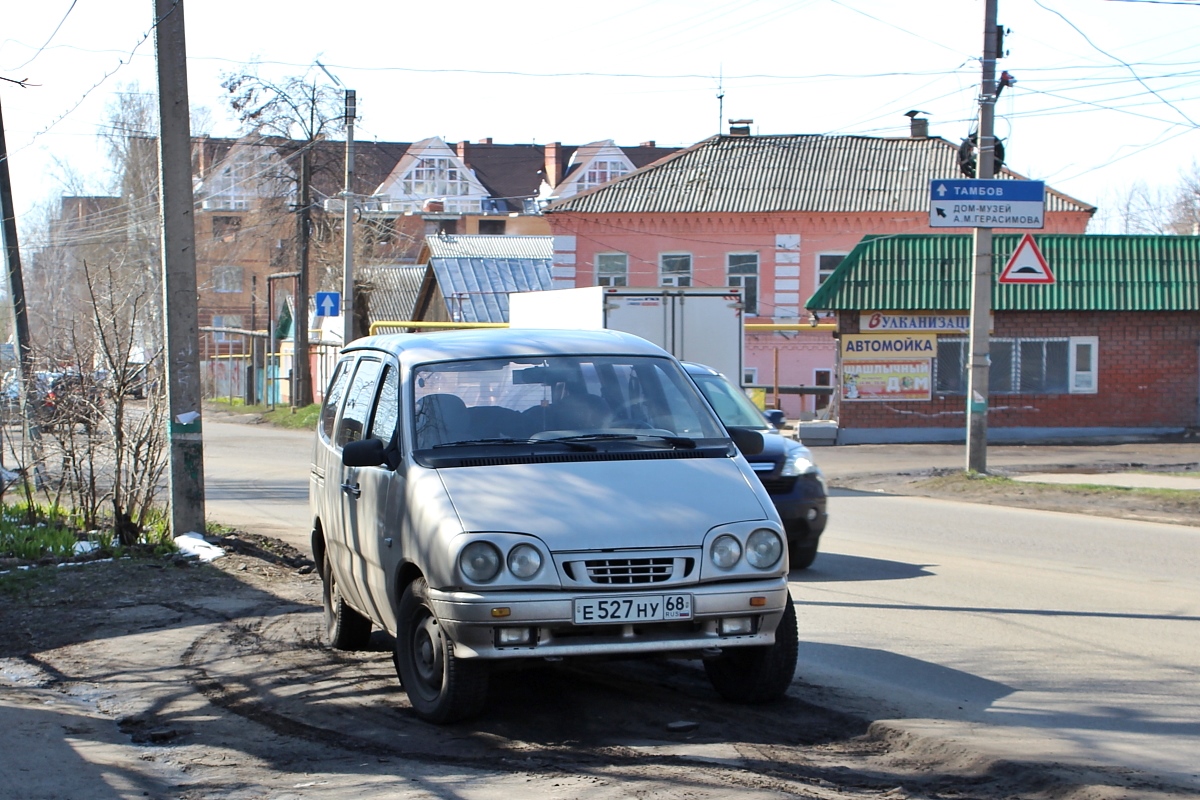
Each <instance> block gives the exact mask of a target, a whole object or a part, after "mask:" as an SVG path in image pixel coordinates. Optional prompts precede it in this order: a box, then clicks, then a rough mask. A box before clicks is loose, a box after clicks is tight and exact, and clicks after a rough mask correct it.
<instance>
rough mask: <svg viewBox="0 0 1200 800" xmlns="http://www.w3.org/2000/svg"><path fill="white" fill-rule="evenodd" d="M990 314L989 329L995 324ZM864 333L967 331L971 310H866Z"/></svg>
mask: <svg viewBox="0 0 1200 800" xmlns="http://www.w3.org/2000/svg"><path fill="white" fill-rule="evenodd" d="M993 322H994V320H993V318H992V317H991V315H990V314H989V315H988V329H989V330H991V329H992V326H993ZM858 329H859V330H860V331H862V332H863V333H892V332H895V331H914V332H921V331H932V332H936V333H966V332H967V331H969V330H970V329H971V313H970V312H969V311H916V312H906V311H864V312H863V313H862V314H861V315H859V318H858Z"/></svg>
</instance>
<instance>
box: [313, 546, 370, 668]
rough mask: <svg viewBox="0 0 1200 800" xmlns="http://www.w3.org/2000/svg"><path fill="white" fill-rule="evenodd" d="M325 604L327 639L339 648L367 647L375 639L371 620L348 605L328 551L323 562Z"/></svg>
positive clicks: (322, 594)
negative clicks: (339, 588) (372, 634)
mask: <svg viewBox="0 0 1200 800" xmlns="http://www.w3.org/2000/svg"><path fill="white" fill-rule="evenodd" d="M321 605H322V606H323V607H324V608H325V639H326V641H327V642H329V646H330V647H332V648H333V649H335V650H365V649H366V647H367V644H368V642H370V640H371V620H369V619H367V618H366V617H364V616H363V615H362V614H360V613H358V612H357V611H355V610H354V609H353V608H351V607H350V606H348V605H346V599H345V598H344V597H342V593H341V592H340V591H339V590H338V585H337V578H335V577H334V575H333V567H332V565H331V564H330V563H329V556H328V555H326V556H325V559H324V563H323V564H322V565H321Z"/></svg>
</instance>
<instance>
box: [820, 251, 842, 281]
mask: <svg viewBox="0 0 1200 800" xmlns="http://www.w3.org/2000/svg"><path fill="white" fill-rule="evenodd" d="M845 258H846V254H845V253H818V254H817V286H820V285H821V284H822V283H824V282H825V281H826V280H828V278H829V276H830V275H832V274H833V271H834V270H835V269H837V268H838V264H841V263H842V261H843V260H845Z"/></svg>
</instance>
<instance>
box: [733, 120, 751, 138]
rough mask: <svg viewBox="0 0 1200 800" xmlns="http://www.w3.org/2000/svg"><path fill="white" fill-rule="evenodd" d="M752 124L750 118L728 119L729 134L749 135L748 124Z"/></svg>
mask: <svg viewBox="0 0 1200 800" xmlns="http://www.w3.org/2000/svg"><path fill="white" fill-rule="evenodd" d="M753 124H754V120H752V119H731V120H729V135H730V136H749V135H750V126H751V125H753Z"/></svg>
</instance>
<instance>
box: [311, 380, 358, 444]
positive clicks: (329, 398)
mask: <svg viewBox="0 0 1200 800" xmlns="http://www.w3.org/2000/svg"><path fill="white" fill-rule="evenodd" d="M351 363H352V362H350V361H342V362H341V363H339V364H338V365H337V369H336V370H334V373H333V378H332V379H331V380H330V381H329V389H328V390H327V391H326V392H325V404H324V405H322V406H321V424H320V425H319V426H318V427H319V428H320V431H321V435H322V436H323V437H325V438H326V439H332V438H333V422H334V420H336V419H337V412H338V406H340V405H341V404H342V397H343V396H344V395H345V394H346V384H348V383H350V365H351Z"/></svg>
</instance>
